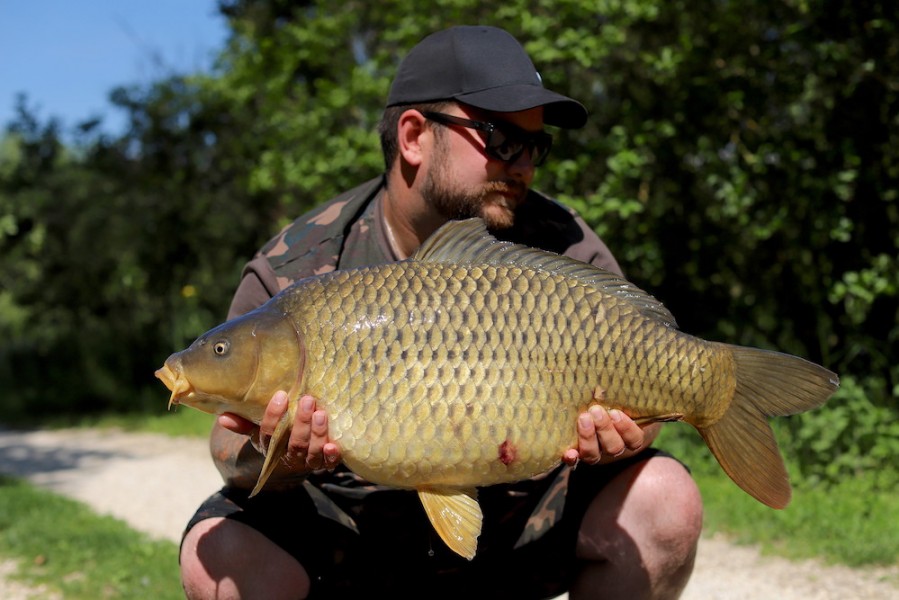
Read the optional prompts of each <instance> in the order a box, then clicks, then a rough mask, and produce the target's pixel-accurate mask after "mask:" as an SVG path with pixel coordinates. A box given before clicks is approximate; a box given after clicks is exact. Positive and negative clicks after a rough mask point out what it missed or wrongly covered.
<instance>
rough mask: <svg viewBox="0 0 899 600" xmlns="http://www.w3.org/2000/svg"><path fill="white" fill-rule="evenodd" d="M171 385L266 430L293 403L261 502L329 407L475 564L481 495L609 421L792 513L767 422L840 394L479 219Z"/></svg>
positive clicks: (356, 273)
mask: <svg viewBox="0 0 899 600" xmlns="http://www.w3.org/2000/svg"><path fill="white" fill-rule="evenodd" d="M156 375H157V376H158V377H159V378H160V379H161V380H162V381H163V382H164V383H165V384H166V385H167V386H168V387H169V389H170V390H171V391H172V396H171V399H170V401H169V402H170V405H171V404H178V403H183V404H187V405H190V406H193V407H195V408H198V409H200V410H205V411H207V412H213V413H222V412H232V413H235V414H238V415H240V416H243V417H245V418H247V419H250V420H253V421H255V422H256V423H259V422H260V420H261V419H262V415H263V414H264V411H265V407H266V405H267V403H268V402H269V400H270V399H271V397H272V395H273V394H274V392H275V391H276V390H279V389H283V390H285V391H287V392H288V401H289V402H288V411H287V414H286V415H285V417H284V418H283V419H282V420H281V421H280V422H279V423H278V425H277V427H276V429H275V432H274V434H273V436H272V440H271V442H270V446H269V450H268V452H267V454H266V459H265V464H264V466H263V469H262V472H261V473H260V475H259V479H258V481H257V484H256V488H255V489H254V490H253V494H255V493H257V492H258V491H259V490H260V489H261V488H262V486H263V485H264V484H265V481H266V480H267V478H268V477H269V475H270V474H271V473H272V470H273V469H274V467H275V465H277V464H278V461H279V459H280V457H281V456H282V455H283V453H284V451H285V449H286V446H287V440H288V438H289V432H290V428H291V426H292V423H293V415H294V414H295V412H296V405H297V400H298V398H299V397H300V396H301V395H303V394H306V393H308V394H311V395H313V396H315V397H316V399H317V400H316V402H317V404H316V405H317V406H318V407H320V408H323V409H324V410H325V411H326V412H327V414H328V416H329V421H328V423H329V425H328V434H329V437H330V439H331V440H332V441H334V442H336V443H337V444H339V446H340V451H341V457H342V459H343V461H344V463H345V464H346V465H347V466H348V467H349V468H350V469H351V470H353V471H354V472H356V473H357V474H358V475H360V476H361V477H363V478H365V479H367V480H369V481H371V482H373V483H379V484H382V485H389V486H393V487H398V488H412V489H415V490H417V492H418V494H419V497H420V498H421V500H422V504H423V506H424V509H425V512H426V513H427V515H428V517H429V518H430V519H431V522H432V524H433V525H434V528H435V530H436V531H437V532H438V533H439V534H440V536H441V538H442V539H443V540H444V541H445V542H446V543H447V545H449V546H450V547H451V548H452V549H453V550H454V551H456V552H458V553H459V554H460V555H462V556H465V557H467V558H472V557H473V556H474V553H475V551H476V547H477V536H478V534H479V532H480V528H481V519H482V516H481V511H480V507H479V505H478V503H477V499H476V496H477V492H476V488H477V487H479V486H485V485H492V484H496V483H502V482H510V481H517V480H520V479H525V478H528V477H532V476H535V475H538V474H540V473H543V472H545V471H547V470H548V469H551V468H552V467H554V466H555V465H557V464H559V462H560V459H561V457H562V455H563V453H564V452H565V451H566V450H567V449H569V448H574V447H576V446H577V426H576V422H577V415H578V414H579V413H580V412H582V411H583V410H585V409H586V408H587V407H588V406H590V405H591V404H594V403H595V404H599V405H601V406H603V407H605V408H607V409H619V410H621V411H623V412H625V413H626V414H628V415H629V416H630V417H632V418H633V419H634V420H635V421H637V422H638V423H641V424H646V423H651V422H654V421H672V420H683V421H685V422H687V423H689V424H691V425H693V426H694V427H696V428H697V430H698V431H699V433H700V434H701V435H702V437H703V439H704V440H705V441H706V443H707V445H708V446H709V449H710V450H711V451H712V453H713V454H714V455H715V457H716V458H717V459H718V462H719V463H720V464H721V466H722V468H723V469H724V471H725V472H726V473H727V474H728V475H729V476H730V477H731V479H733V480H734V481H735V482H736V483H737V484H738V485H739V486H740V487H742V488H743V489H744V490H745V491H747V492H748V493H749V494H751V495H752V496H754V497H755V498H757V499H758V500H759V501H761V502H764V503H766V504H768V505H769V506H772V507H775V508H783V507H785V506H786V505H787V503H788V502H789V500H790V495H791V490H790V485H789V479H788V477H787V473H786V469H785V468H784V465H783V462H782V460H781V458H780V454H779V452H778V450H777V445H776V442H775V440H774V437H773V434H772V432H771V429H770V426H769V425H768V423H767V419H768V417H772V416H782V415H789V414H795V413H797V412H801V411H804V410H809V409H811V408H814V407H816V406H819V405H821V404H822V403H824V402H825V401H826V399H827V398H828V397H829V396H830V395H831V394H832V393H833V391H834V390H835V389H836V388H837V386H838V378H837V376H836V375H835V374H833V373H831V372H830V371H828V370H827V369H825V368H823V367H821V366H819V365H816V364H814V363H810V362H808V361H806V360H804V359H802V358H799V357H795V356H790V355H786V354H781V353H777V352H772V351H766V350H759V349H755V348H746V347H741V346H733V345H727V344H721V343H716V342H711V341H706V340H702V339H700V338H697V337H694V336H690V335H688V334H686V333H683V332H681V331H679V330H678V329H677V327H676V325H675V323H674V317H673V316H671V314H670V313H669V312H668V310H667V309H665V307H664V306H662V305H661V303H659V302H658V301H657V300H656V299H655V298H653V297H652V296H650V295H649V294H647V293H646V292H643V291H642V290H639V289H638V288H636V287H635V286H634V285H633V284H631V283H630V282H628V281H626V280H624V279H623V278H621V277H619V276H617V275H615V274H613V273H609V272H608V271H605V270H603V269H599V268H597V267H593V266H591V265H586V264H584V263H580V262H577V261H574V260H572V259H568V258H565V257H562V256H558V255H555V254H551V253H548V252H543V251H540V250H536V249H533V248H526V247H523V246H518V245H515V244H511V243H508V242H500V241H498V240H496V239H495V238H494V237H493V236H491V235H490V234H489V233H488V232H487V231H486V229H485V228H484V225H483V223H482V222H480V220H477V219H474V220H469V221H460V222H450V223H448V224H447V225H445V226H443V227H442V228H441V229H439V230H438V231H437V232H436V233H435V234H434V235H433V236H432V237H431V238H429V239H428V240H427V241H426V242H425V244H423V245H422V247H421V248H420V249H419V250H418V251H417V252H416V254H415V255H414V256H413V257H412V258H410V259H409V260H406V261H402V262H399V263H393V264H388V265H380V266H376V267H368V268H363V269H354V270H347V271H335V272H331V273H327V274H323V275H319V276H315V277H310V278H307V279H304V280H301V281H298V282H297V283H296V284H294V285H293V286H291V287H290V288H288V289H286V290H284V291H283V292H281V293H280V294H278V295H277V296H275V297H274V298H272V299H271V300H270V301H269V302H267V303H266V304H264V305H263V306H261V307H259V308H258V309H256V310H254V311H252V312H250V313H247V314H246V315H244V316H242V317H239V318H237V319H235V320H233V321H229V322H228V323H225V324H223V325H220V326H219V327H217V328H215V329H212V330H210V331H209V332H207V333H206V334H204V335H202V336H200V338H198V339H197V340H196V341H195V342H194V343H193V344H191V346H190V347H189V348H187V349H185V350H183V351H182V352H178V353H175V354H173V355H172V356H171V357H169V359H168V360H166V363H165V365H164V366H163V367H162V368H161V369H159V370H158V371H157V373H156Z"/></svg>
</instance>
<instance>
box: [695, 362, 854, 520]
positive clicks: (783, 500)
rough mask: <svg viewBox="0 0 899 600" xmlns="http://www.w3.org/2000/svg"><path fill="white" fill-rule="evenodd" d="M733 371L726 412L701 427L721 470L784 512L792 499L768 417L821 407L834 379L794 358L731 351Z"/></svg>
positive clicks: (700, 429) (755, 495) (832, 388)
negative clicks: (732, 390)
mask: <svg viewBox="0 0 899 600" xmlns="http://www.w3.org/2000/svg"><path fill="white" fill-rule="evenodd" d="M728 348H729V349H730V350H731V352H732V353H733V357H734V364H735V367H736V379H737V383H736V390H735V391H734V398H733V401H732V402H731V405H730V408H729V409H728V410H727V412H726V413H725V414H724V416H723V417H721V419H720V420H718V421H717V422H716V423H714V424H713V425H711V426H708V427H705V428H699V433H700V434H701V435H702V437H703V439H705V442H706V444H708V446H709V449H711V451H712V454H714V455H715V458H716V459H718V463H719V464H720V465H721V468H723V469H724V471H725V472H726V473H727V474H728V475H729V476H730V478H731V479H733V480H734V482H735V483H736V484H737V485H739V486H740V487H741V488H743V490H745V491H746V492H747V493H748V494H749V495H751V496H752V497H754V498H755V499H756V500H758V501H759V502H762V503H764V504H767V505H768V506H770V507H772V508H784V507H786V506H787V504H789V502H790V496H791V495H792V492H791V489H790V480H789V477H788V476H787V470H786V467H784V463H783V460H782V458H781V455H780V451H779V450H778V448H777V442H776V441H775V439H774V434H773V432H772V431H771V427H770V426H769V425H768V421H767V417H775V416H785V415H792V414H796V413H799V412H803V411H806V410H810V409H812V408H815V407H817V406H821V405H822V404H824V402H825V401H827V399H828V398H829V397H830V396H831V394H833V393H834V391H836V389H837V387H839V385H840V383H839V378H838V377H837V376H836V374H834V373H832V372H830V371H828V370H827V369H825V368H824V367H821V366H819V365H816V364H815V363H812V362H809V361H807V360H805V359H802V358H799V357H798V356H792V355H789V354H782V353H780V352H772V351H768V350H759V349H756V348H746V347H741V346H729V347H728Z"/></svg>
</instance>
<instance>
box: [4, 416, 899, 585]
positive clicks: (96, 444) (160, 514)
mask: <svg viewBox="0 0 899 600" xmlns="http://www.w3.org/2000/svg"><path fill="white" fill-rule="evenodd" d="M0 472H3V473H6V474H9V475H16V476H19V477H24V478H26V479H27V480H29V481H30V482H32V483H34V484H36V485H39V486H42V487H45V488H47V489H50V490H52V491H54V492H57V493H59V494H63V495H65V496H69V497H71V498H75V499H77V500H80V501H81V502H84V503H86V504H88V505H90V506H91V507H92V508H93V509H94V510H95V511H96V512H98V513H101V514H109V515H112V516H115V517H117V518H119V519H122V520H123V521H126V522H127V523H128V524H129V525H130V526H131V527H133V528H134V529H137V530H140V531H144V532H146V533H148V534H150V535H151V536H153V537H156V538H160V539H168V540H172V541H175V542H177V541H178V540H179V539H180V536H181V530H182V528H183V526H184V524H185V522H186V521H187V519H189V518H190V516H191V515H192V514H193V511H194V509H195V508H196V507H197V506H198V505H199V504H200V502H201V501H202V500H203V499H205V498H206V496H208V495H209V494H210V493H211V492H213V491H214V490H216V489H217V488H218V486H219V482H220V480H219V478H218V474H217V472H216V471H215V469H214V468H213V466H212V461H211V459H210V458H209V451H208V448H207V445H206V443H205V441H203V440H197V439H185V438H176V439H173V438H169V437H166V436H161V435H152V434H134V433H122V432H116V431H102V432H98V431H92V430H63V431H33V432H16V431H5V430H0ZM15 568H16V567H15V563H13V562H11V561H0V598H4V599H6V600H18V599H25V598H47V597H48V596H47V595H46V590H29V589H28V588H24V587H23V586H21V585H19V584H17V583H15V582H11V581H8V579H7V577H6V575H7V574H9V573H12V572H15ZM682 598H683V600H757V599H766V600H767V599H770V598H778V599H779V600H831V599H832V600H845V599H850V598H851V599H858V600H881V599H883V600H892V599H895V598H899V566H896V567H892V568H882V569H849V568H845V567H829V566H824V565H823V564H821V563H819V562H817V561H803V562H792V561H788V560H784V559H781V558H777V557H770V556H761V555H760V554H759V552H758V550H757V549H756V548H753V547H746V546H735V545H733V544H730V543H728V542H727V540H725V539H723V538H718V537H710V538H703V540H702V541H701V543H700V546H699V554H698V557H697V561H696V569H695V571H694V573H693V577H692V579H691V580H690V583H689V585H688V586H687V589H686V591H685V592H684V594H683V596H682Z"/></svg>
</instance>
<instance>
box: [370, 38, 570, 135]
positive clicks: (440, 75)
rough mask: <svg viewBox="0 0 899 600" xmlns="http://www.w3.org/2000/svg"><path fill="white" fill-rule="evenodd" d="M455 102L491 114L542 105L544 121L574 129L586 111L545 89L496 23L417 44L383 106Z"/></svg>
mask: <svg viewBox="0 0 899 600" xmlns="http://www.w3.org/2000/svg"><path fill="white" fill-rule="evenodd" d="M438 100H458V101H459V102H463V103H465V104H468V105H471V106H474V107H476V108H481V109H484V110H489V111H493V112H515V111H520V110H528V109H531V108H535V107H537V106H542V107H543V122H544V123H546V124H547V125H555V126H556V127H564V128H566V129H577V128H579V127H583V126H584V124H585V123H586V122H587V109H586V108H584V106H583V105H582V104H581V103H580V102H577V101H576V100H572V99H571V98H569V97H567V96H563V95H562V94H557V93H556V92H551V91H549V90H548V89H546V88H544V87H543V82H542V81H541V79H540V74H539V73H538V72H537V69H536V68H534V63H533V62H531V59H530V57H529V56H528V54H527V52H525V50H524V48H522V46H521V44H520V43H518V40H516V39H515V38H514V37H512V35H511V34H510V33H509V32H507V31H504V30H502V29H499V28H498V27H487V26H458V27H451V28H449V29H445V30H443V31H438V32H437V33H433V34H431V35H429V36H428V37H426V38H424V39H423V40H422V41H421V42H419V43H418V45H416V46H415V47H414V48H412V50H411V51H409V54H408V55H407V56H406V58H404V59H403V62H402V63H400V67H399V69H398V70H397V74H396V77H395V78H394V80H393V85H391V87H390V94H388V96H387V106H388V107H390V106H398V105H403V104H417V103H424V102H435V101H438Z"/></svg>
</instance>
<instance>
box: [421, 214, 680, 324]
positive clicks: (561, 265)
mask: <svg viewBox="0 0 899 600" xmlns="http://www.w3.org/2000/svg"><path fill="white" fill-rule="evenodd" d="M409 260H412V261H420V262H430V263H441V264H454V265H490V266H494V267H500V266H505V267H509V266H514V267H518V268H521V269H533V270H535V271H544V272H548V273H553V274H555V275H561V276H564V277H569V278H571V279H575V280H577V281H578V282H579V283H581V284H583V285H588V286H590V287H593V288H596V289H598V290H600V291H602V292H604V293H606V294H611V295H613V296H616V297H618V298H620V299H622V300H625V301H627V302H629V303H631V304H633V305H634V306H636V307H637V308H638V309H639V310H640V312H641V313H643V314H644V315H646V316H647V317H650V318H652V319H657V320H659V321H661V322H663V323H665V324H666V325H668V326H669V327H677V323H676V322H675V319H674V316H673V315H672V314H671V313H670V312H669V311H668V309H667V308H665V306H664V305H663V304H662V303H661V302H659V301H658V300H656V299H655V298H653V297H652V296H651V295H650V294H648V293H646V292H644V291H643V290H641V289H640V288H638V287H637V286H635V285H634V284H633V283H631V282H629V281H628V280H626V279H624V278H623V277H621V276H620V275H617V274H615V273H612V272H611V271H607V270H606V269H602V268H600V267H597V266H594V265H590V264H587V263H584V262H581V261H579V260H575V259H573V258H568V257H567V256H562V255H560V254H554V253H552V252H547V251H546V250H540V249H538V248H531V247H529V246H524V245H522V244H515V243H513V242H504V241H501V240H498V239H496V238H495V237H494V236H493V235H492V234H491V233H490V232H489V231H487V227H486V226H485V225H484V222H483V221H482V220H481V219H478V218H475V219H466V220H464V221H449V222H447V223H446V224H445V225H443V226H442V227H441V228H440V229H438V230H437V231H435V232H434V234H433V235H432V236H431V237H429V238H428V239H427V240H425V242H424V243H423V244H422V245H421V247H419V249H418V250H417V251H416V252H415V254H414V255H413V256H412V257H411V258H410V259H409Z"/></svg>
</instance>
